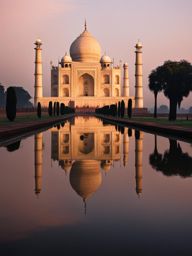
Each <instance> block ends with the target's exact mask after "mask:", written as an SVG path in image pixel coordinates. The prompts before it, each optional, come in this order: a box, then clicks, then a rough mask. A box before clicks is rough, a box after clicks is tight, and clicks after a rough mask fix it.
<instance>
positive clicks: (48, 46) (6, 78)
mask: <svg viewBox="0 0 192 256" xmlns="http://www.w3.org/2000/svg"><path fill="white" fill-rule="evenodd" d="M191 10H192V1H191V0H161V1H159V0H138V1H134V0H118V1H115V0H33V1H31V0H30V1H29V0H0V38H1V41H0V45H1V47H0V58H1V61H0V82H1V83H2V84H3V85H4V86H5V87H6V88H7V87H8V86H10V85H20V86H23V87H24V88H25V89H26V90H28V91H29V93H30V94H31V96H32V97H33V94H34V44H33V43H34V42H35V40H36V39H37V38H41V40H42V42H43V46H42V47H43V52H42V57H43V91H44V96H49V95H50V82H51V81H50V80H51V79H50V61H53V64H55V65H57V63H58V60H59V59H61V58H62V56H63V55H64V54H65V52H67V51H69V48H70V45H71V43H72V42H73V41H74V40H75V39H76V37H77V36H79V35H80V33H81V32H82V31H83V29H84V20H85V18H86V20H87V25H88V30H89V32H91V34H92V35H93V36H94V37H96V38H97V40H98V41H99V43H100V45H101V49H102V53H104V52H105V51H106V53H107V55H109V56H110V57H111V58H112V59H113V58H114V60H115V63H116V64H119V61H120V60H121V61H122V62H128V65H129V76H130V93H131V95H134V83H135V81H134V69H135V53H134V50H135V49H134V46H135V44H136V42H137V41H138V39H139V40H140V41H141V42H142V44H143V75H144V79H143V81H144V106H146V107H152V106H153V102H154V99H153V94H152V93H151V92H150V91H149V89H148V76H149V74H150V72H151V70H153V69H154V68H156V67H157V66H159V65H162V64H163V62H164V61H166V60H176V61H179V60H181V59H186V60H188V61H189V62H192V53H191V45H192V33H191V25H192V15H191ZM191 97H192V93H191V94H190V95H189V97H188V98H187V99H186V98H185V99H184V101H183V102H182V105H181V106H182V107H189V106H190V105H191V103H190V102H191ZM160 104H168V100H167V99H166V98H165V97H164V96H163V94H162V95H161V96H160V97H159V105H160Z"/></svg>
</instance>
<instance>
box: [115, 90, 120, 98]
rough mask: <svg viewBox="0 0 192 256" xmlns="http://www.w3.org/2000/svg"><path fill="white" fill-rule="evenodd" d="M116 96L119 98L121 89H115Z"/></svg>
mask: <svg viewBox="0 0 192 256" xmlns="http://www.w3.org/2000/svg"><path fill="white" fill-rule="evenodd" d="M115 96H116V97H118V96H119V89H117V88H115Z"/></svg>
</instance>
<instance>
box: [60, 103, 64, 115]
mask: <svg viewBox="0 0 192 256" xmlns="http://www.w3.org/2000/svg"><path fill="white" fill-rule="evenodd" d="M64 113H65V104H64V103H61V106H60V114H61V115H64Z"/></svg>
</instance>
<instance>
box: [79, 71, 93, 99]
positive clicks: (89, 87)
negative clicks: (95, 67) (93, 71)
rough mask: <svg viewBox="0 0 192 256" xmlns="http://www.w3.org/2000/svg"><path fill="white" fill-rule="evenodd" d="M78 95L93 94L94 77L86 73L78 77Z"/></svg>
mask: <svg viewBox="0 0 192 256" xmlns="http://www.w3.org/2000/svg"><path fill="white" fill-rule="evenodd" d="M79 96H94V78H93V77H92V76H91V75H89V74H87V73H85V74H83V75H82V76H81V77H80V78H79Z"/></svg>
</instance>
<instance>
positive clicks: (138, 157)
mask: <svg viewBox="0 0 192 256" xmlns="http://www.w3.org/2000/svg"><path fill="white" fill-rule="evenodd" d="M142 169H143V132H141V131H135V180H136V193H137V194H138V196H139V195H140V194H141V193H142Z"/></svg>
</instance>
